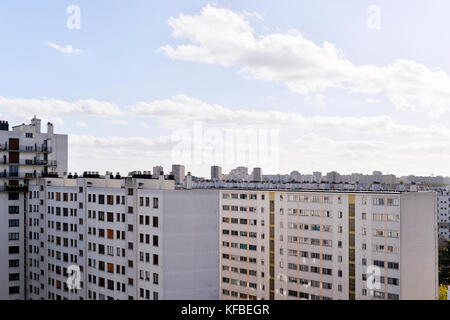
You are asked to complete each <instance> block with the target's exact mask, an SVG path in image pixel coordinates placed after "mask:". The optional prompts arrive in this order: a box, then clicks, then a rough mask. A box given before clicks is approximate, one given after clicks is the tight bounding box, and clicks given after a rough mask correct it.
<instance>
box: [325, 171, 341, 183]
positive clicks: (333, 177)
mask: <svg viewBox="0 0 450 320" xmlns="http://www.w3.org/2000/svg"><path fill="white" fill-rule="evenodd" d="M327 181H328V182H329V183H332V182H334V183H338V182H340V181H341V175H340V174H339V173H338V172H336V171H331V172H328V173H327Z"/></svg>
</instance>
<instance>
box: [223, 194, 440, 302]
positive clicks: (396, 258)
mask: <svg viewBox="0 0 450 320" xmlns="http://www.w3.org/2000/svg"><path fill="white" fill-rule="evenodd" d="M220 194H221V195H220V217H221V221H220V229H221V234H220V240H221V243H220V245H221V259H220V268H221V279H220V281H221V299H313V300H319V299H320V300H323V299H334V300H336V299H343V300H346V299H437V292H438V281H437V267H438V265H437V238H436V227H435V226H436V214H435V213H436V206H435V201H436V195H435V193H433V192H429V193H428V192H427V193H419V192H415V193H394V192H392V193H388V192H380V193H377V192H354V193H353V192H332V191H317V190H316V191H281V190H245V189H243V190H222V191H220ZM371 265H374V266H378V268H379V269H378V270H380V272H381V274H380V277H381V278H378V282H379V283H380V287H379V288H370V287H367V277H368V274H367V271H368V269H367V268H368V267H369V266H371ZM369 275H370V274H369ZM418 288H421V289H420V290H419V289H418Z"/></svg>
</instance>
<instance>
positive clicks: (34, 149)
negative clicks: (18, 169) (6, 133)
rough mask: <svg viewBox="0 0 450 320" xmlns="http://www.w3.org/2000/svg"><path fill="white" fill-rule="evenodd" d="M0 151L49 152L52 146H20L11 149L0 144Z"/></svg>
mask: <svg viewBox="0 0 450 320" xmlns="http://www.w3.org/2000/svg"><path fill="white" fill-rule="evenodd" d="M0 151H7V152H31V153H51V152H52V151H53V150H52V147H44V146H41V147H38V146H26V147H23V146H20V147H19V148H16V149H11V148H10V147H8V146H7V145H2V146H0Z"/></svg>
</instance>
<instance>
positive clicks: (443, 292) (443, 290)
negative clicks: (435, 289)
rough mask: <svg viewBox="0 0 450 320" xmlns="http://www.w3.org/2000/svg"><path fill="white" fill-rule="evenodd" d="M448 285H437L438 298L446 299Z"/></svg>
mask: <svg viewBox="0 0 450 320" xmlns="http://www.w3.org/2000/svg"><path fill="white" fill-rule="evenodd" d="M447 290H448V287H447V286H444V285H443V284H441V285H440V286H439V300H447Z"/></svg>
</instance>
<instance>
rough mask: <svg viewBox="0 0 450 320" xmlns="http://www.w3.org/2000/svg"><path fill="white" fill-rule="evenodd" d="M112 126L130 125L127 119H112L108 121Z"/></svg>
mask: <svg viewBox="0 0 450 320" xmlns="http://www.w3.org/2000/svg"><path fill="white" fill-rule="evenodd" d="M108 123H109V124H110V125H112V126H122V127H125V126H127V125H128V121H126V120H111V121H109V122H108Z"/></svg>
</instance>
